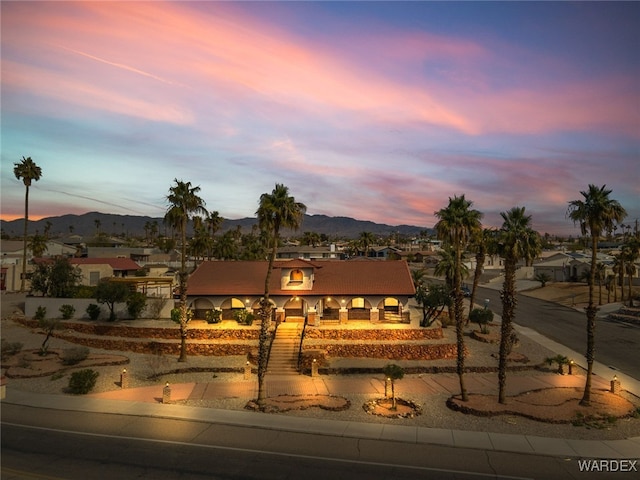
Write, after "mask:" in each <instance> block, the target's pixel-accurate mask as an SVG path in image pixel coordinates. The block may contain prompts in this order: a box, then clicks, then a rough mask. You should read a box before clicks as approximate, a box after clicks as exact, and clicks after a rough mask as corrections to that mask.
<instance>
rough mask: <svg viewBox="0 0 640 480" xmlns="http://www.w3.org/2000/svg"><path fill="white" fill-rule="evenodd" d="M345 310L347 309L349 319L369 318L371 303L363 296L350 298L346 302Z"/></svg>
mask: <svg viewBox="0 0 640 480" xmlns="http://www.w3.org/2000/svg"><path fill="white" fill-rule="evenodd" d="M347 310H348V311H349V320H367V321H368V320H370V318H371V303H369V301H368V300H367V299H366V298H364V297H356V298H352V299H351V300H350V301H349V303H347Z"/></svg>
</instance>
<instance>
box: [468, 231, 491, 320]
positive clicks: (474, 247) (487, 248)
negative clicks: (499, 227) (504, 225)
mask: <svg viewBox="0 0 640 480" xmlns="http://www.w3.org/2000/svg"><path fill="white" fill-rule="evenodd" d="M495 233H496V232H495V230H493V229H491V228H482V229H479V230H476V231H475V233H474V235H472V237H471V242H470V243H469V249H470V250H471V251H473V252H475V254H476V268H475V270H474V272H473V286H472V288H471V296H470V297H469V315H471V311H472V310H473V303H474V302H475V298H476V292H477V290H478V283H479V281H480V276H481V275H482V271H483V270H484V261H485V259H486V257H487V253H491V252H492V250H493V243H494V241H493V240H494V239H495ZM469 319H470V318H469V317H467V325H468V324H469Z"/></svg>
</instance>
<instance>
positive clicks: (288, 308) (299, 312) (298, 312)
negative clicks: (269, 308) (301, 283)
mask: <svg viewBox="0 0 640 480" xmlns="http://www.w3.org/2000/svg"><path fill="white" fill-rule="evenodd" d="M306 314H307V302H306V300H304V299H303V298H302V297H292V298H291V299H289V300H288V301H287V302H286V303H285V304H284V321H285V322H304V317H305V315H306Z"/></svg>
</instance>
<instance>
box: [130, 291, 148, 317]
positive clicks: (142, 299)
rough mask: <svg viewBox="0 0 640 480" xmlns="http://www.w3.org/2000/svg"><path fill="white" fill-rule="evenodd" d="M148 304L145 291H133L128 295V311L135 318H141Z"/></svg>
mask: <svg viewBox="0 0 640 480" xmlns="http://www.w3.org/2000/svg"><path fill="white" fill-rule="evenodd" d="M146 306H147V296H146V295H145V294H144V293H140V292H132V293H130V294H129V296H128V297H127V312H128V313H129V316H130V317H131V318H133V319H134V320H135V319H137V318H140V316H141V315H142V312H143V311H144V309H145V307H146Z"/></svg>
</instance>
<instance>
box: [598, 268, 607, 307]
mask: <svg viewBox="0 0 640 480" xmlns="http://www.w3.org/2000/svg"><path fill="white" fill-rule="evenodd" d="M606 275H607V266H606V265H605V264H604V263H602V262H598V264H597V265H596V280H598V305H602V284H603V283H604V281H605V277H606Z"/></svg>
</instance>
